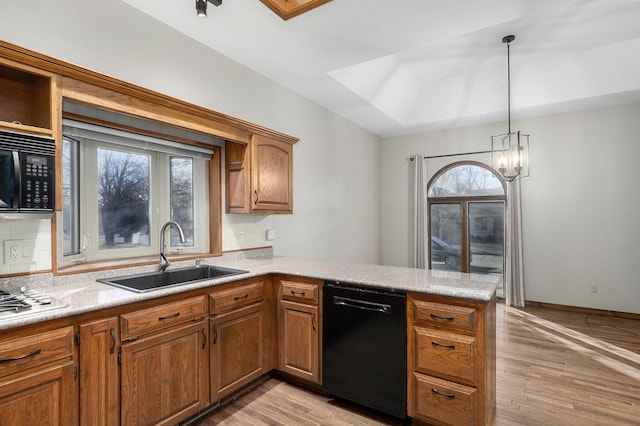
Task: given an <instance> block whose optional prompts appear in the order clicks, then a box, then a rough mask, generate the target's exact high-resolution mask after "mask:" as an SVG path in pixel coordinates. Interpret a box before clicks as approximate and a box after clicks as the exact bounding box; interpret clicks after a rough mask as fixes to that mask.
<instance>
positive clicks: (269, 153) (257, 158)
mask: <svg viewBox="0 0 640 426" xmlns="http://www.w3.org/2000/svg"><path fill="white" fill-rule="evenodd" d="M225 165H226V168H225V169H226V186H227V187H226V191H227V197H226V205H227V213H243V214H274V213H275V214H277V213H293V146H292V144H291V143H289V142H283V141H280V140H277V139H274V138H271V137H267V136H263V135H258V134H252V135H251V138H250V141H249V144H248V145H245V144H239V143H235V142H230V141H227V143H226V144H225Z"/></svg>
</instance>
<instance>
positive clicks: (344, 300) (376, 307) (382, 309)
mask: <svg viewBox="0 0 640 426" xmlns="http://www.w3.org/2000/svg"><path fill="white" fill-rule="evenodd" d="M333 304H334V305H340V306H345V307H347V308H355V309H361V310H363V311H372V312H379V313H382V314H390V313H391V305H387V304H385V303H374V302H368V301H366V300H359V299H351V298H349V297H341V296H333Z"/></svg>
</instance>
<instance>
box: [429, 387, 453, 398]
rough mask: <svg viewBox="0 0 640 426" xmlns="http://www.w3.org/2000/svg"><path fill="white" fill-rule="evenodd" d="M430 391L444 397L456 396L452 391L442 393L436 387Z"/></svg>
mask: <svg viewBox="0 0 640 426" xmlns="http://www.w3.org/2000/svg"><path fill="white" fill-rule="evenodd" d="M431 392H433V393H435V394H436V395H440V396H444V397H445V398H452V399H453V398H455V397H456V396H455V395H454V394H452V393H442V392H440V391H438V389H436V388H431Z"/></svg>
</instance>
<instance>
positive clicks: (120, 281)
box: [97, 265, 249, 293]
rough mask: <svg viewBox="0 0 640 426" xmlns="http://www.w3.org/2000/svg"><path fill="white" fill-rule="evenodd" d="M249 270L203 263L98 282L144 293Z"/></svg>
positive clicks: (244, 272) (104, 279)
mask: <svg viewBox="0 0 640 426" xmlns="http://www.w3.org/2000/svg"><path fill="white" fill-rule="evenodd" d="M248 272H249V271H243V270H241V269H232V268H223V267H221V266H210V265H203V266H198V267H191V268H181V269H171V270H165V271H162V272H161V271H157V272H148V273H146V274H136V275H127V276H124V277H113V278H103V279H99V280H97V281H98V282H101V283H104V284H109V285H113V286H116V287H121V288H124V289H126V290H131V291H135V292H138V293H144V292H147V291H152V290H158V289H161V288H167V287H174V286H179V285H182V284H187V283H194V282H197V281H204V280H210V279H213V278H221V277H228V276H231V275H238V274H246V273H248Z"/></svg>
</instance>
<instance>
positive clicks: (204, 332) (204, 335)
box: [202, 327, 207, 349]
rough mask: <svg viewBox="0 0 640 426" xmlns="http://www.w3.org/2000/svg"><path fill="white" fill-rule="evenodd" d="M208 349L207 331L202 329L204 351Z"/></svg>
mask: <svg viewBox="0 0 640 426" xmlns="http://www.w3.org/2000/svg"><path fill="white" fill-rule="evenodd" d="M206 347H207V330H205V329H204V327H203V328H202V349H204V348H206Z"/></svg>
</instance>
